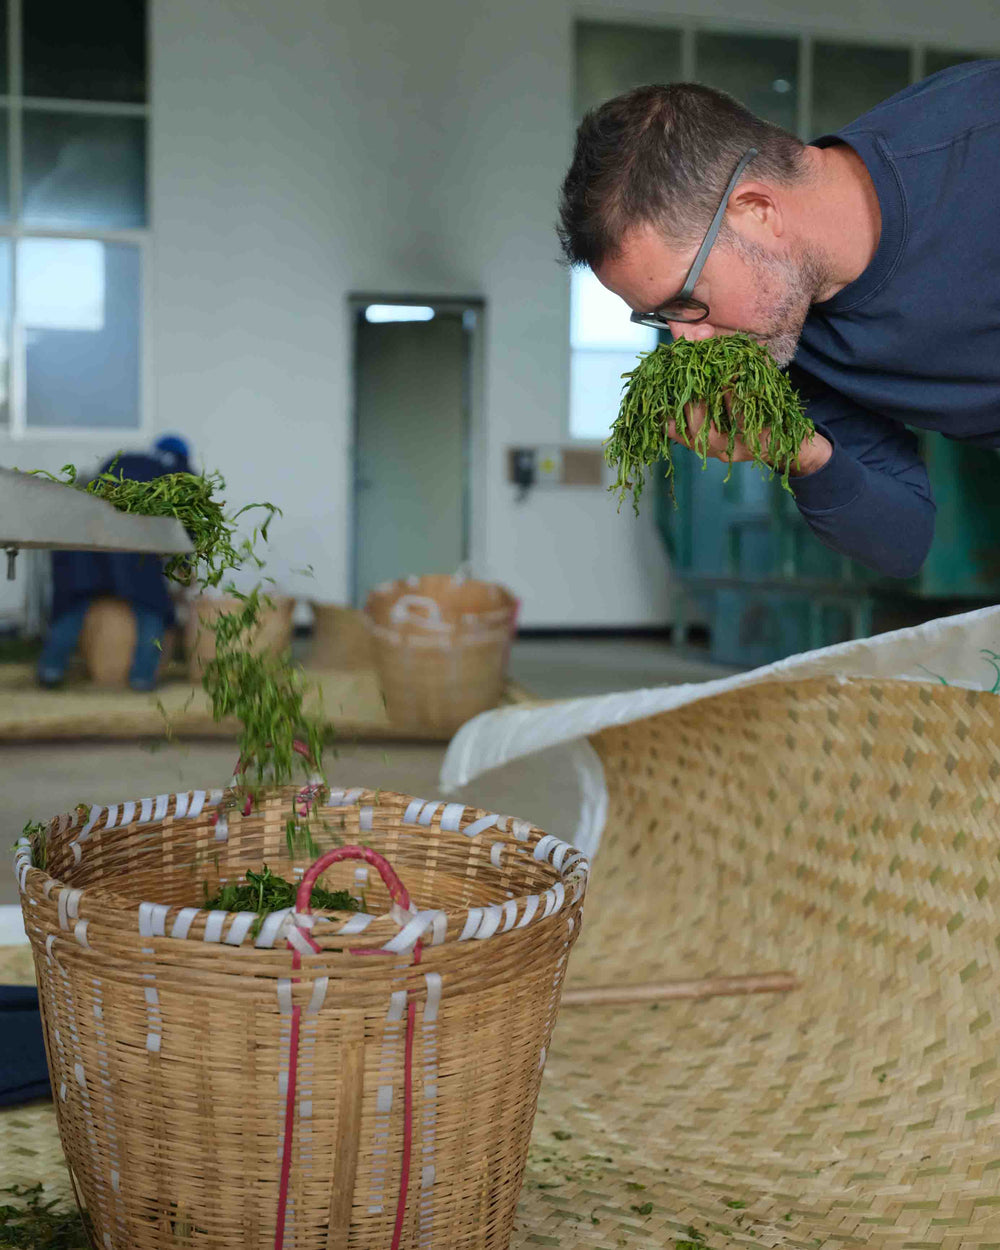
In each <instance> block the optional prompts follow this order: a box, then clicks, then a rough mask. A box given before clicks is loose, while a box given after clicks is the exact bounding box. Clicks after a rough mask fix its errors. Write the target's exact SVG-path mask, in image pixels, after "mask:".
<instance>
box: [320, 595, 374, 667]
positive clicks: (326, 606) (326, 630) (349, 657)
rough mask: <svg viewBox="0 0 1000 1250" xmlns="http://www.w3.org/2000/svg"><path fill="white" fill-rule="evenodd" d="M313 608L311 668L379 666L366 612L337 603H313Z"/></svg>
mask: <svg viewBox="0 0 1000 1250" xmlns="http://www.w3.org/2000/svg"><path fill="white" fill-rule="evenodd" d="M310 606H311V608H312V610H313V644H312V650H311V652H310V655H309V665H310V667H312V668H322V669H370V668H374V667H375V652H374V649H373V648H372V637H371V633H370V632H369V629H368V624H367V622H366V620H365V616H364V613H363V612H359V611H358V609H357V608H347V607H343V606H342V605H341V604H337V603H318V602H316V601H313V602H312V603H311V604H310Z"/></svg>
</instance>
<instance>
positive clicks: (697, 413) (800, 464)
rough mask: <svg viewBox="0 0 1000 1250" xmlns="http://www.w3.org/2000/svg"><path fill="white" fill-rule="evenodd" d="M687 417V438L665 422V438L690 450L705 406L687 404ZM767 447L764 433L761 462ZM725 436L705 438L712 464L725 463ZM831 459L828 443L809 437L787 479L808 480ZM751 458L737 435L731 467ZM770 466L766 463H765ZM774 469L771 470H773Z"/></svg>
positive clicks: (714, 432)
mask: <svg viewBox="0 0 1000 1250" xmlns="http://www.w3.org/2000/svg"><path fill="white" fill-rule="evenodd" d="M729 403H730V401H729V394H728V392H727V394H726V407H727V408H729V410H730V412H732V409H731V408H730V406H729ZM685 415H686V416H687V426H688V436H687V437H686V438H684V437H682V436H681V435H680V434H679V433H678V432H677V423H676V422H675V421H669V422H668V423H667V435H668V437H669V438H671V439H672V440H673V441H674V442H675V443H680V445H681V446H682V447H689V448H692V447H693V446H694V440H695V435H696V434H697V433H698V431H699V430H700V429H701V427H702V426H703V425H704V424H705V405H704V404H688V405H687V407H686V409H685ZM767 444H768V434H767V431H766V430H765V431H764V432H763V433H762V434H761V436H760V445H761V450H762V451H763V453H764V459H765V460H767ZM728 449H729V435H728V434H725V433H723V432H722V431H720V430H714V429H713V430H712V431H711V432H710V434H709V437H708V448H707V451H708V454H709V455H710V456H711V457H713V459H715V460H727V461H728V459H729V450H728ZM832 455H833V446H832V444H831V443H830V440H829V439H827V438H824V437H823V435H822V434H813V435H812V436H811V437H810V438H807V439H805V440H804V441H803V443H802V446H801V447H800V448H799V454H798V456H797V457H796V459H795V461H794V462H793V464H792V466H791V471H790V475H791V476H792V477H808V476H809V475H810V474H811V473H815V472H817V470H819V469H822V467H823V465H825V464H826V462H827V461H828V460H829V459H830V457H831V456H832ZM752 459H753V454H752V453H751V451H750V448H749V447H748V446H747V445H746V443H745V442H744V441H743V439H742V438H741V437H740V436H739V435H737V437H736V442H735V444H734V446H733V463H734V464H735V463H737V462H738V461H743V460H752ZM768 463H770V461H768ZM773 467H774V466H772V468H773Z"/></svg>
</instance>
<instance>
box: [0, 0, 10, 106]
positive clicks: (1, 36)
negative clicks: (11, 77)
mask: <svg viewBox="0 0 1000 1250" xmlns="http://www.w3.org/2000/svg"><path fill="white" fill-rule="evenodd" d="M7 8H8V5H7V0H0V95H6V94H7V92H8V91H9V90H10V84H9V82H8V78H7V59H8V58H7Z"/></svg>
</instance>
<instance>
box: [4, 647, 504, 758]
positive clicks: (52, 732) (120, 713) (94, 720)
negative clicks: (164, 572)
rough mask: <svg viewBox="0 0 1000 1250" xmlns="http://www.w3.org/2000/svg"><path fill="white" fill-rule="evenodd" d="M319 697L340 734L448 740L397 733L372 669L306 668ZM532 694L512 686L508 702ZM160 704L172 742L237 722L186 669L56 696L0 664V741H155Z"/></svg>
mask: <svg viewBox="0 0 1000 1250" xmlns="http://www.w3.org/2000/svg"><path fill="white" fill-rule="evenodd" d="M306 671H307V674H308V676H309V677H310V678H312V679H314V680H315V681H316V682H317V683H318V685H319V687H320V689H321V691H322V698H323V707H324V708H325V709H326V713H327V715H328V716H329V717H330V719H331V721H332V722H333V726H334V728H335V729H336V731H337V733H338V734H340V735H341V736H343V737H345V738H354V739H359V740H361V741H364V740H366V739H375V740H383V739H389V740H396V739H400V740H402V739H405V740H409V741H414V740H415V741H428V742H435V741H447V738H448V736H449V735H447V734H445V735H442V734H441V733H440V732H439V731H436V730H428V731H420V730H413V729H401V728H400V727H399V726H397V725H394V724H393V723H392V721H391V720H390V719H389V716H388V714H387V713H386V710H385V704H384V702H383V700H382V692H381V690H380V688H379V683H378V677H377V676H376V674H375V672H374V670H372V669H352V670H340V671H332V670H326V671H323V670H316V669H313V670H309V669H307V670H306ZM528 699H529V696H528V695H527V694H526V692H525V691H524V690H523V689H522V688H521V687H520V686H518V685H517V684H516V683H514V682H509V683H508V684H507V687H506V689H505V693H504V702H505V703H522V702H526V701H528ZM158 703H161V704H162V705H163V708H164V709H165V711H166V712H167V714H168V716H169V718H170V721H171V724H172V726H173V732H174V735H175V737H179V738H185V737H192V738H194V737H198V738H206V737H226V738H229V737H232V736H233V735H234V733H235V727H236V726H235V721H222V722H216V721H214V720H213V719H212V712H211V706H210V704H209V701H208V696H207V695H206V694H205V692H204V691H203V690H202V689H201V687H200V686H199V687H195V686H192V685H191V684H190V682H189V681H188V679H187V671H186V669H185V668H184V666H183V665H179V664H173V665H171V666H170V668H169V670H168V672H167V675H166V680H165V681H164V682H163V683H162V685H161V687H160V689H159V690H158V691H156V692H155V693H153V694H137V693H136V692H135V691H132V690H127V689H126V690H113V689H101V688H99V687H95V686H93V685H91V684H90V683H89V682H88V681H87V680H86V679H85V678H82V677H80V676H75V675H72V674H71V677H70V680H69V681H68V682H67V684H66V685H65V686H64V687H63V688H61V689H59V690H40V689H39V688H38V687H37V686H36V685H35V680H34V668H33V667H32V666H31V665H30V664H0V742H22V741H25V740H32V739H33V740H43V739H56V738H160V737H162V736H163V732H164V720H163V715H162V713H161V712H160V710H159V707H158V706H157V704H158Z"/></svg>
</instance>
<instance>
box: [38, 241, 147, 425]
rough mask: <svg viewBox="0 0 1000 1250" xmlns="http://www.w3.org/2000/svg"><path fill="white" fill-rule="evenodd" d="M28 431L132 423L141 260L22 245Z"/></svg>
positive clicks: (117, 247)
mask: <svg viewBox="0 0 1000 1250" xmlns="http://www.w3.org/2000/svg"><path fill="white" fill-rule="evenodd" d="M17 263H18V275H17V279H18V321H19V323H20V325H21V326H22V328H23V333H24V342H25V358H26V364H25V374H26V392H27V393H26V403H27V408H26V411H27V424H28V426H29V427H35V428H37V427H46V428H51V427H69V428H73V427H77V428H87V429H91V428H98V429H100V428H114V429H135V428H136V427H137V426H138V425H139V412H140V404H139V394H140V389H139V378H140V323H141V315H142V307H141V305H142V293H141V292H142V284H141V257H140V253H139V249H138V248H137V247H133V246H132V245H131V244H125V243H102V242H100V241H98V240H97V239H22V240H21V241H20V242H19V243H18V245H17Z"/></svg>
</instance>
